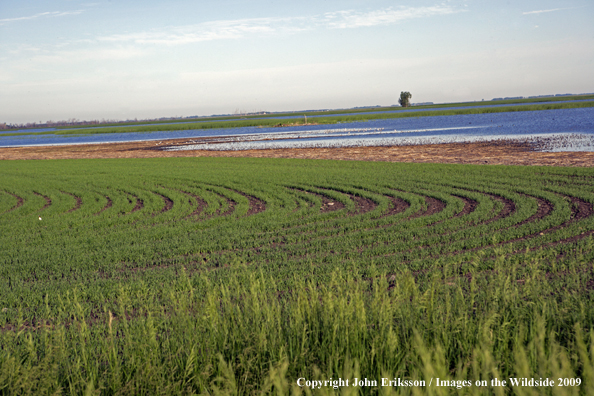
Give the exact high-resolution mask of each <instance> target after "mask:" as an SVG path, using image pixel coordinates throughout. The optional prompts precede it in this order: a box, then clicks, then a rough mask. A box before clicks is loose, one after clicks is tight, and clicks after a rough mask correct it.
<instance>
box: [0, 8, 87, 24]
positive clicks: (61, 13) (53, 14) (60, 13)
mask: <svg viewBox="0 0 594 396" xmlns="http://www.w3.org/2000/svg"><path fill="white" fill-rule="evenodd" d="M82 12H83V10H76V11H48V12H40V13H38V14H35V15H30V16H24V17H17V18H5V19H0V24H4V23H7V22H16V21H26V20H31V19H37V18H48V17H61V16H66V15H78V14H80V13H82Z"/></svg>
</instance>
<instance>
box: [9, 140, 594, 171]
mask: <svg viewBox="0 0 594 396" xmlns="http://www.w3.org/2000/svg"><path fill="white" fill-rule="evenodd" d="M189 141H192V142H195V141H196V138H194V139H187V138H185V139H170V140H158V141H157V140H150V141H133V142H115V143H98V144H76V145H49V146H27V147H0V160H26V159H35V160H42V159H82V158H89V159H90V158H161V157H248V158H302V159H332V160H355V161H386V162H414V163H448V164H483V165H484V164H489V165H533V166H577V167H592V166H594V152H582V151H573V152H572V151H568V152H539V151H534V150H533V148H532V146H531V145H530V144H528V143H518V142H502V141H494V142H479V143H441V144H426V145H410V146H376V147H367V146H366V147H341V148H291V149H254V150H241V151H214V150H185V151H164V150H162V148H164V147H172V146H183V145H187V144H189V143H190V142H189ZM155 142H157V143H155Z"/></svg>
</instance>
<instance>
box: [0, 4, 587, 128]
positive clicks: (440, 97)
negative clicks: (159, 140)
mask: <svg viewBox="0 0 594 396" xmlns="http://www.w3.org/2000/svg"><path fill="white" fill-rule="evenodd" d="M593 17H594V3H593V2H592V1H590V0H564V1H559V0H557V1H548V0H538V1H536V0H520V1H476V0H468V1H458V0H452V1H425V0H422V1H382V0H367V1H359V0H351V1H332V0H327V1H323V0H317V1H310V0H302V1H297V2H296V1H290V2H289V1H264V0H256V1H249V2H248V1H231V0H216V1H211V0H208V1H188V0H170V1H166V2H164V1H152V0H143V1H140V0H137V1H136V0H135V1H125V0H124V1H121V0H119V1H115V0H114V1H103V0H98V1H93V0H90V1H88V2H82V1H75V0H58V1H39V0H37V1H33V0H18V1H15V0H3V1H1V2H0V122H9V123H15V122H18V123H21V122H34V121H36V122H39V121H43V122H45V121H46V120H54V121H55V120H62V119H69V118H78V119H87V120H88V119H102V118H105V119H127V118H135V117H137V118H139V119H141V118H154V117H163V116H190V115H210V114H220V113H232V112H234V111H235V110H236V109H239V110H240V111H263V110H265V111H280V110H300V109H317V108H343V107H354V106H364V105H391V104H395V103H397V99H398V96H399V93H400V91H403V90H408V91H410V92H411V93H412V94H413V98H412V101H413V102H426V101H431V102H436V103H437V102H454V101H466V100H481V99H483V98H484V99H486V100H490V99H492V98H493V97H501V96H529V95H540V94H550V93H566V92H572V93H582V92H594V73H593V72H592V70H594V24H593V23H592V20H593Z"/></svg>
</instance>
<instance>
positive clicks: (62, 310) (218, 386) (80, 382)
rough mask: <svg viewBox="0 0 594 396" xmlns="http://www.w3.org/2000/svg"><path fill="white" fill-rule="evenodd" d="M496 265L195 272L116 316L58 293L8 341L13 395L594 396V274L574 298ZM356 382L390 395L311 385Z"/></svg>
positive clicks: (527, 269)
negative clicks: (593, 300) (290, 274)
mask: <svg viewBox="0 0 594 396" xmlns="http://www.w3.org/2000/svg"><path fill="white" fill-rule="evenodd" d="M477 260H480V258H478V257H477ZM496 261H497V265H496V267H495V268H494V269H493V271H489V272H487V273H485V272H476V273H475V272H474V271H472V270H471V271H470V272H469V273H466V274H461V273H459V272H460V271H461V269H462V266H460V265H457V264H455V263H445V265H441V266H438V265H436V267H435V268H434V269H433V270H432V271H431V272H430V274H429V275H428V276H427V278H426V279H425V281H423V282H421V281H419V279H418V276H416V274H414V273H412V272H410V271H408V270H406V271H402V272H399V273H391V274H387V273H380V272H379V271H377V270H375V269H374V268H373V266H372V267H371V268H369V269H368V270H367V271H366V272H365V274H364V273H361V272H359V271H358V270H357V269H356V268H355V267H353V268H352V269H342V270H338V269H337V270H336V271H334V272H333V273H332V276H331V277H330V278H329V279H328V280H327V281H325V282H318V281H316V280H315V279H312V278H309V279H307V277H306V276H304V277H303V278H295V279H289V280H285V281H279V280H276V279H274V278H272V277H270V276H267V275H266V273H263V272H259V271H256V270H250V269H249V268H248V267H246V266H243V265H241V264H239V265H238V266H237V268H235V269H234V270H233V271H234V276H231V277H228V278H226V279H227V280H226V281H224V280H222V279H220V280H217V278H216V277H212V276H206V275H205V274H202V275H196V276H194V277H190V276H188V275H186V274H185V272H182V273H181V274H180V276H179V278H178V280H177V281H176V282H175V283H174V284H173V285H168V286H169V287H168V288H167V289H163V290H152V289H148V288H146V289H144V290H141V291H138V290H137V291H136V292H135V293H136V295H132V294H131V289H128V288H126V287H122V288H121V290H120V292H119V295H118V297H117V301H116V302H115V306H116V308H115V309H114V311H113V312H112V311H111V310H105V312H88V311H85V310H84V308H82V305H81V304H80V300H81V299H84V290H72V291H71V292H69V293H67V294H66V295H63V296H48V297H47V299H49V300H51V299H58V300H59V301H60V303H59V308H58V309H57V310H53V309H50V308H49V305H48V308H47V311H46V312H45V314H43V315H41V316H40V317H39V318H37V320H36V322H35V323H32V324H29V325H28V326H24V325H22V324H21V326H20V327H19V326H17V327H15V328H10V329H8V328H5V329H3V330H2V332H1V333H0V345H1V350H0V393H1V394H104V395H115V394H147V395H149V394H150V395H157V394H167V395H172V394H180V395H181V394H215V395H218V394H221V395H237V394H261V393H263V394H268V393H270V394H279V395H280V394H301V393H306V394H338V393H341V392H342V394H375V393H378V392H380V393H381V394H403V395H409V394H418V395H421V394H423V395H424V394H427V395H449V394H457V393H464V394H473V395H490V394H505V393H507V392H508V391H511V390H512V388H510V387H501V388H497V387H491V386H490V381H491V380H492V379H493V378H498V379H500V380H501V379H506V380H507V379H508V378H510V377H528V378H536V379H538V378H543V379H544V378H551V379H553V380H554V381H555V382H556V383H557V382H558V378H580V379H581V381H582V383H581V385H580V386H579V387H578V386H575V387H567V388H558V387H554V388H550V389H546V390H543V389H540V388H538V389H531V388H521V389H520V388H513V390H514V391H515V392H517V394H527V395H530V394H569V395H571V394H576V395H577V394H582V395H586V394H592V393H591V392H593V391H594V366H593V365H592V359H594V331H592V330H591V328H592V325H593V320H592V319H593V314H594V312H593V311H592V308H591V304H587V303H586V301H588V300H589V299H590V292H589V291H588V286H587V285H588V284H589V283H588V282H591V275H590V274H588V275H586V274H584V273H581V272H579V271H573V272H572V273H571V274H569V275H568V276H567V277H566V282H567V284H566V286H568V285H569V284H571V285H574V286H575V288H569V287H563V288H560V289H559V288H553V286H552V284H551V283H550V282H549V281H548V279H547V277H546V275H545V272H544V271H542V267H543V265H546V264H545V263H544V262H543V261H541V260H539V259H534V260H532V261H531V262H528V263H521V262H519V261H518V260H510V259H507V258H506V257H505V256H504V255H501V256H500V257H499V258H498V259H497V260H496ZM460 275H465V276H460ZM139 294H142V295H139ZM57 317H61V318H62V319H59V320H58V319H56V318H57ZM355 377H356V378H368V379H371V380H377V381H378V386H377V387H373V386H372V387H362V388H354V387H348V388H343V389H342V390H340V389H338V390H336V389H334V388H332V387H324V388H322V389H318V390H315V391H313V392H311V390H310V389H308V388H301V387H299V386H298V385H297V382H296V381H297V379H298V378H306V379H309V380H316V379H317V380H328V379H330V378H333V379H338V378H343V379H350V380H352V378H355ZM381 378H388V379H394V378H401V379H412V380H425V381H426V384H429V381H430V379H431V378H433V381H435V378H440V380H470V381H471V382H472V384H474V383H475V381H477V380H479V381H481V380H484V381H488V382H489V386H483V387H477V386H472V387H469V388H465V389H458V388H456V387H435V385H433V386H431V387H429V386H426V387H419V388H412V387H408V388H397V387H381ZM508 382H509V381H508Z"/></svg>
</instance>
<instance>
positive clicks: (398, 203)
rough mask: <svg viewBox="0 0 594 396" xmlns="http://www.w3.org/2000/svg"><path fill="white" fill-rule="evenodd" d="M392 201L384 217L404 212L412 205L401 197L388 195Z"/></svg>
mask: <svg viewBox="0 0 594 396" xmlns="http://www.w3.org/2000/svg"><path fill="white" fill-rule="evenodd" d="M388 198H389V199H390V201H392V206H391V207H390V209H388V211H387V212H386V213H384V214H383V215H382V217H388V216H392V215H395V214H398V213H401V212H404V211H405V210H406V209H408V208H409V207H410V204H409V203H408V202H406V201H405V200H403V199H401V198H395V197H388Z"/></svg>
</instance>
